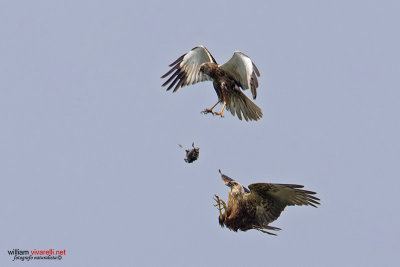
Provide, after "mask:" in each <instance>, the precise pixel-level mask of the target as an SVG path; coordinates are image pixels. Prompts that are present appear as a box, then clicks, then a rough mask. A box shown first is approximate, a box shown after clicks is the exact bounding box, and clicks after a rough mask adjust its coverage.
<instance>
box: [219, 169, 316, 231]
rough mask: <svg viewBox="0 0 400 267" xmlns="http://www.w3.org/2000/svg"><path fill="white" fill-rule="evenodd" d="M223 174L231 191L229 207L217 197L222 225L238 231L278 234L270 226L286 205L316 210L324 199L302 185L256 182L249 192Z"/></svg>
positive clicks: (223, 178)
mask: <svg viewBox="0 0 400 267" xmlns="http://www.w3.org/2000/svg"><path fill="white" fill-rule="evenodd" d="M219 172H220V174H221V178H222V181H223V182H224V184H225V185H226V186H228V187H229V188H230V192H229V196H228V205H226V203H225V202H224V201H223V200H221V199H220V198H219V197H218V196H217V195H215V198H214V200H215V201H216V202H217V204H215V206H217V207H218V209H219V213H220V215H219V224H220V225H221V227H224V226H226V227H227V228H229V229H230V230H233V231H235V232H237V231H238V230H241V231H247V230H250V229H255V230H258V231H261V232H263V233H266V234H270V235H276V234H275V233H271V232H269V231H271V230H274V231H277V230H281V229H280V228H277V227H273V226H269V224H270V223H271V222H273V221H275V220H276V219H278V217H279V216H280V214H281V213H282V211H283V210H284V209H285V207H286V206H294V205H296V206H302V205H306V206H313V207H316V205H319V204H320V203H319V200H320V199H319V198H316V197H315V196H313V195H314V194H316V193H315V192H311V191H306V190H303V189H300V188H303V186H302V185H295V184H269V183H256V184H251V185H249V189H250V190H249V189H247V188H246V187H244V186H242V185H241V184H240V183H238V182H236V181H235V180H233V179H232V178H230V177H228V176H226V175H224V174H222V173H221V171H219ZM221 206H222V207H221ZM222 210H225V211H224V213H222Z"/></svg>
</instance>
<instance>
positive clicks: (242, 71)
mask: <svg viewBox="0 0 400 267" xmlns="http://www.w3.org/2000/svg"><path fill="white" fill-rule="evenodd" d="M219 67H220V68H221V69H223V70H224V71H226V72H227V73H229V74H230V75H231V76H232V77H233V78H234V79H235V80H236V82H238V83H239V85H240V87H242V88H243V89H244V90H246V89H249V88H250V89H251V93H252V95H253V98H254V99H255V98H256V97H257V87H258V80H257V76H258V77H259V76H260V73H259V71H258V69H257V67H256V66H255V65H254V63H253V62H252V61H251V59H250V58H249V57H248V56H247V55H246V54H244V53H242V52H240V51H235V53H233V56H232V58H231V59H230V60H229V61H228V62H226V63H225V64H223V65H220V66H219Z"/></svg>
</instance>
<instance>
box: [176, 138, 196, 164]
mask: <svg viewBox="0 0 400 267" xmlns="http://www.w3.org/2000/svg"><path fill="white" fill-rule="evenodd" d="M179 146H180V147H181V148H183V146H182V145H179ZM192 147H193V149H185V151H186V158H185V161H186V162H187V163H192V162H193V161H195V160H197V159H198V158H199V155H200V148H199V147H194V142H193V143H192ZM183 149H184V148H183Z"/></svg>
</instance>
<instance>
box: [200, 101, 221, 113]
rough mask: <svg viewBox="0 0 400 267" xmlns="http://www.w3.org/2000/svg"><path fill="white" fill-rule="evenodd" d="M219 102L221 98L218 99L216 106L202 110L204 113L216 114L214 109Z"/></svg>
mask: <svg viewBox="0 0 400 267" xmlns="http://www.w3.org/2000/svg"><path fill="white" fill-rule="evenodd" d="M218 103H219V100H218V102H217V103H215V105H214V106H212V108H206V109H205V110H203V111H202V113H204V114H207V113H212V114H214V112H213V111H212V110H213V109H214V108H215V107H216V106H217V105H218Z"/></svg>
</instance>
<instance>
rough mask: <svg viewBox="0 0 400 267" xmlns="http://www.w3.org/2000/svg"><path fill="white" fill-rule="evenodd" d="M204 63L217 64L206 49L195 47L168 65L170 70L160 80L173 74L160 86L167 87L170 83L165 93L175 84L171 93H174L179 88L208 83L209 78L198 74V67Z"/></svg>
mask: <svg viewBox="0 0 400 267" xmlns="http://www.w3.org/2000/svg"><path fill="white" fill-rule="evenodd" d="M205 62H213V63H217V62H216V61H215V59H214V57H213V56H212V55H211V54H210V52H209V51H208V50H207V48H205V47H204V46H201V45H200V46H196V47H195V48H193V49H192V50H190V51H189V52H188V53H186V54H184V55H182V56H180V57H179V58H178V59H177V60H175V61H174V62H173V63H171V64H170V65H169V66H170V67H172V68H171V69H170V70H169V71H168V72H167V73H165V74H164V75H163V76H161V78H166V77H167V76H168V75H170V74H171V73H173V72H174V71H175V72H174V73H173V74H172V75H171V76H170V77H169V78H168V80H167V81H166V82H165V83H163V85H162V86H167V85H168V84H169V83H171V82H172V83H171V84H170V85H169V86H168V88H167V91H169V90H171V89H172V88H173V87H174V86H175V84H176V86H175V88H174V90H173V92H176V91H177V90H178V89H179V88H181V87H184V86H187V85H191V84H195V83H198V82H203V81H210V80H211V78H210V77H209V76H208V75H205V74H203V73H200V65H201V64H202V63H205ZM174 79H175V80H174Z"/></svg>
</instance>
